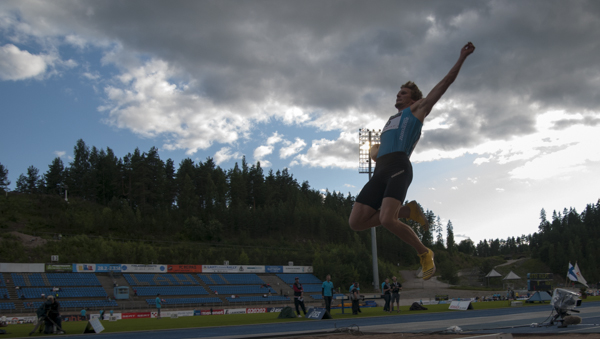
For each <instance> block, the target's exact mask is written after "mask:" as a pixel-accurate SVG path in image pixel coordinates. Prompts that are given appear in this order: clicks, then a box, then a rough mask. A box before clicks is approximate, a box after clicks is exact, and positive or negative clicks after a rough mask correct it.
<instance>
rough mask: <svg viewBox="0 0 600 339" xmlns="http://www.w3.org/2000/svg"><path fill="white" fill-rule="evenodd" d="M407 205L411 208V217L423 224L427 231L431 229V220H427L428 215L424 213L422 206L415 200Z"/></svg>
mask: <svg viewBox="0 0 600 339" xmlns="http://www.w3.org/2000/svg"><path fill="white" fill-rule="evenodd" d="M406 206H408V207H409V208H410V217H409V219H410V220H413V221H416V222H418V223H419V224H421V227H423V229H424V230H425V232H427V231H429V221H427V217H426V216H425V213H423V210H422V209H421V207H419V204H417V202H416V201H414V200H413V201H411V202H409V203H408V204H406Z"/></svg>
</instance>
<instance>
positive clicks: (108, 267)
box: [96, 264, 121, 273]
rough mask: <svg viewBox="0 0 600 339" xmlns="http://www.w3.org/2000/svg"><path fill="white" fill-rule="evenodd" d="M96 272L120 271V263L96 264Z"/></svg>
mask: <svg viewBox="0 0 600 339" xmlns="http://www.w3.org/2000/svg"><path fill="white" fill-rule="evenodd" d="M96 272H99V273H108V272H121V264H96Z"/></svg>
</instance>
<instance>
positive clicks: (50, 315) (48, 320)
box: [44, 295, 64, 334]
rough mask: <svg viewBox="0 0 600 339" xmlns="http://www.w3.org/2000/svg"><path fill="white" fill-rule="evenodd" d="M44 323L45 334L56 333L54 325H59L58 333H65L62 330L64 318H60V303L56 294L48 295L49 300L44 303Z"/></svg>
mask: <svg viewBox="0 0 600 339" xmlns="http://www.w3.org/2000/svg"><path fill="white" fill-rule="evenodd" d="M44 313H45V315H46V317H45V318H44V323H45V325H46V328H45V329H44V333H45V334H50V333H54V325H56V327H57V331H58V332H57V333H58V334H62V333H64V332H63V330H62V326H61V325H62V319H61V318H60V304H59V302H58V301H56V299H55V298H54V296H52V295H50V296H48V300H47V301H46V302H45V303H44Z"/></svg>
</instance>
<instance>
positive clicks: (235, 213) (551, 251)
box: [0, 140, 600, 285]
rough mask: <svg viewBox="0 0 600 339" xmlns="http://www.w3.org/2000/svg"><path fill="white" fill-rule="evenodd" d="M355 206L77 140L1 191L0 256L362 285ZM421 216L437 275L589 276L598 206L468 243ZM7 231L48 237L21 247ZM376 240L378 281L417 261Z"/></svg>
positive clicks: (380, 237) (435, 219) (366, 239)
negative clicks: (522, 231) (574, 267)
mask: <svg viewBox="0 0 600 339" xmlns="http://www.w3.org/2000/svg"><path fill="white" fill-rule="evenodd" d="M7 170H8V169H5V168H4V167H3V166H2V165H1V164H0V190H4V189H6V187H7V186H8V182H7V179H6V173H7ZM65 193H66V194H67V195H68V203H67V202H65V199H64V197H65ZM353 203H354V197H352V196H351V195H350V194H348V195H344V194H342V193H341V192H326V193H325V194H323V193H322V192H319V191H317V190H314V189H312V188H311V187H310V185H309V183H308V182H302V183H299V182H298V181H297V180H296V179H295V178H294V177H293V175H292V174H290V173H289V171H288V170H287V169H284V170H281V171H280V170H276V171H273V170H269V171H268V172H267V173H264V171H263V169H262V168H261V167H260V163H256V164H251V165H250V164H248V163H247V162H246V161H245V159H242V162H241V164H240V165H238V164H237V163H236V164H235V166H234V167H233V168H232V169H228V170H225V169H222V168H220V167H219V166H216V165H215V163H214V162H213V160H212V159H211V158H208V159H206V161H204V162H194V161H192V160H191V159H185V160H183V161H182V162H181V163H180V164H179V165H178V166H177V167H176V166H175V164H174V162H173V161H172V160H171V159H167V160H166V161H163V160H162V159H160V157H159V154H158V150H157V149H156V148H151V149H150V150H149V151H148V152H141V151H140V150H139V149H136V150H134V152H133V153H130V154H127V155H125V156H124V157H122V158H118V157H117V156H116V155H115V154H114V153H113V151H112V150H111V149H110V148H106V150H105V149H97V148H96V147H91V148H89V147H88V146H87V145H86V144H85V142H84V141H83V140H79V141H78V142H77V144H76V146H75V147H74V153H73V161H72V162H71V163H69V164H68V165H67V166H65V164H64V163H63V162H62V160H61V159H60V158H55V159H54V160H53V162H52V163H51V164H50V165H49V166H48V170H47V172H45V173H43V174H40V171H39V170H38V169H37V168H35V167H33V166H31V167H29V169H28V171H27V173H26V174H21V175H20V176H19V179H18V180H17V183H16V192H11V193H10V194H8V195H7V194H3V195H2V198H0V232H2V233H0V234H1V236H2V243H1V246H0V261H10V262H46V261H48V260H49V256H50V255H51V254H58V255H60V260H61V262H129V263H152V262H153V263H169V264H195V263H203V264H222V263H223V260H229V261H230V263H232V264H272V265H285V264H287V263H288V261H293V262H294V263H295V264H296V265H313V266H314V267H315V270H316V273H317V274H320V275H324V273H325V272H331V273H334V274H335V275H336V276H337V277H340V278H341V279H344V280H348V281H351V280H358V281H361V282H363V283H367V284H368V285H370V282H371V281H372V268H371V258H370V257H371V249H370V246H371V239H370V237H371V234H370V232H368V231H365V232H353V231H352V230H350V228H349V227H348V222H347V220H348V216H349V214H350V211H351V208H352V204H353ZM426 214H427V216H428V218H429V220H430V222H431V225H432V227H431V229H430V231H429V232H422V229H421V228H420V227H416V226H417V225H413V224H411V222H410V221H408V223H409V224H410V225H411V226H413V228H414V229H415V231H416V232H417V234H418V235H419V236H420V237H421V238H422V240H423V242H424V243H425V244H426V245H427V246H430V247H432V248H434V249H435V251H436V262H437V263H438V266H439V271H440V273H441V274H442V276H443V277H444V278H445V279H446V280H450V281H451V280H453V278H455V276H456V271H457V270H458V268H459V267H458V266H464V265H472V266H481V260H479V261H478V260H477V257H490V256H499V255H502V256H529V255H530V254H531V255H533V256H535V257H538V258H539V259H540V260H542V261H543V262H544V263H547V264H548V265H549V266H550V267H552V269H553V270H554V271H555V273H560V274H563V273H566V262H568V261H572V262H574V261H576V260H578V261H579V266H580V267H581V269H582V271H583V272H584V274H586V275H588V276H589V277H590V278H592V279H597V276H596V273H595V265H596V261H595V259H594V258H595V256H597V255H598V254H599V253H598V249H597V248H596V247H595V246H594V245H593V242H594V241H596V240H597V239H598V227H599V226H600V225H599V224H600V220H599V217H598V214H599V205H598V204H596V205H589V206H588V207H587V208H586V210H585V211H584V212H583V213H582V214H581V215H579V214H577V212H575V210H573V209H571V210H570V211H567V210H565V212H564V213H563V214H560V213H558V214H557V213H554V215H553V218H552V222H549V221H547V220H546V219H545V213H544V212H543V211H542V221H541V224H540V227H539V232H537V233H534V234H532V235H521V236H518V237H517V238H516V239H515V238H514V237H512V236H511V237H508V238H507V239H506V240H499V239H495V240H493V239H490V240H484V241H482V242H480V243H479V244H478V245H477V246H475V245H474V244H473V242H472V241H471V240H470V239H466V240H462V241H461V242H459V243H456V242H455V240H454V233H453V225H452V222H451V221H448V223H447V224H446V225H445V227H444V226H443V225H442V223H441V221H440V220H441V218H440V216H436V215H435V214H434V213H433V211H429V210H428V211H426ZM482 227H483V226H482ZM10 231H19V232H23V233H27V234H31V235H36V236H42V237H44V238H46V239H48V240H50V241H48V242H47V244H46V245H44V246H42V247H38V248H31V249H29V248H26V247H24V246H23V245H22V244H20V243H19V242H18V241H16V239H15V238H14V237H13V236H11V235H10V233H9V232H10ZM444 231H445V232H444ZM58 234H60V235H61V240H60V241H57V240H56V239H55V238H56V237H57V236H58ZM377 243H378V255H379V262H380V268H379V270H380V274H381V275H382V276H387V275H391V274H394V272H397V267H398V266H401V267H412V268H415V269H416V268H417V267H418V258H417V256H416V255H415V253H414V250H413V249H412V248H410V247H408V246H407V245H406V244H404V243H402V242H401V241H399V240H398V239H397V238H396V237H395V236H393V235H392V234H391V233H389V232H388V231H387V230H385V229H384V228H382V227H378V228H377ZM483 266H485V265H483ZM592 268H594V273H592ZM587 272H589V273H587ZM588 280H590V279H589V278H588Z"/></svg>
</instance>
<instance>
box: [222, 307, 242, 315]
mask: <svg viewBox="0 0 600 339" xmlns="http://www.w3.org/2000/svg"><path fill="white" fill-rule="evenodd" d="M225 314H246V309H245V308H230V309H227V310H225Z"/></svg>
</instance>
